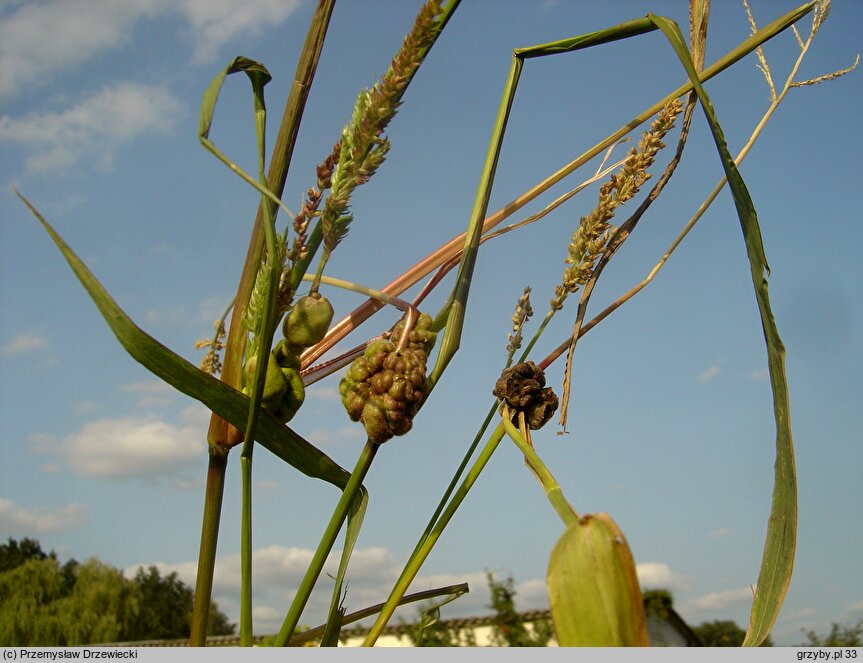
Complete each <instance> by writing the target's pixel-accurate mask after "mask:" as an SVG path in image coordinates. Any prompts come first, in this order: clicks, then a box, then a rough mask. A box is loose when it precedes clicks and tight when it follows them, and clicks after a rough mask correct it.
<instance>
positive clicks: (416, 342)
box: [390, 313, 437, 354]
mask: <svg viewBox="0 0 863 663" xmlns="http://www.w3.org/2000/svg"><path fill="white" fill-rule="evenodd" d="M433 323H434V321H433V320H432V318H431V316H430V315H429V314H428V313H420V315H419V317H418V318H417V321H416V324H415V325H414V328H413V329H412V330H411V332H410V334H408V347H409V348H410V349H412V350H422V351H424V352H425V353H426V354H428V353H430V352H431V351H432V349H433V348H434V345H435V341H436V340H437V332H433V331H431V326H432V324H433ZM404 328H405V319H404V318H402V319H401V320H399V321H398V322H397V323H396V324H395V326H394V327H393V328H392V329H391V330H390V339H391V340H393V341H396V342H398V341H399V340H400V339H401V336H402V332H403V330H404Z"/></svg>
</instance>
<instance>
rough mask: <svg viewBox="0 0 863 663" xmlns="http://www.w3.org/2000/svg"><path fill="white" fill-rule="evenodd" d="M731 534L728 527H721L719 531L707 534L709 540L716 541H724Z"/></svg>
mask: <svg viewBox="0 0 863 663" xmlns="http://www.w3.org/2000/svg"><path fill="white" fill-rule="evenodd" d="M729 533H730V530H729V529H728V528H727V527H720V528H719V529H715V530H713V531H712V532H709V533H708V534H707V538H708V539H714V540H715V539H724V538H725V537H726V536H728V534H729Z"/></svg>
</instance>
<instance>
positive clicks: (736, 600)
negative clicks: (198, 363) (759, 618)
mask: <svg viewBox="0 0 863 663" xmlns="http://www.w3.org/2000/svg"><path fill="white" fill-rule="evenodd" d="M751 601H752V589H751V588H750V587H741V588H740V589H728V590H725V591H724V592H711V593H710V594H707V595H705V596H700V597H698V598H696V599H693V600H692V602H691V603H692V605H693V606H694V607H695V608H697V609H699V610H726V609H728V608H730V607H733V606H736V605H743V604H747V603H749V602H751Z"/></svg>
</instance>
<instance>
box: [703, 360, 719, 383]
mask: <svg viewBox="0 0 863 663" xmlns="http://www.w3.org/2000/svg"><path fill="white" fill-rule="evenodd" d="M721 372H722V369H721V368H719V366H717V365H716V364H714V365H713V366H710V367H709V368H707V369H706V370H704V371H702V372H701V373H699V375H698V381H699V382H701V383H702V384H704V383H705V382H710V381H711V380H713V379H715V378H716V376H717V375H719V374H720V373H721Z"/></svg>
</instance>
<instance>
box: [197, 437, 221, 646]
mask: <svg viewBox="0 0 863 663" xmlns="http://www.w3.org/2000/svg"><path fill="white" fill-rule="evenodd" d="M227 465H228V452H227V451H225V450H222V449H218V448H213V447H210V453H209V460H208V461H207V485H206V488H205V490H204V522H203V523H202V524H201V545H200V548H199V552H198V573H197V578H196V581H195V599H194V602H193V606H192V622H191V634H190V636H189V646H191V647H203V646H205V645H206V644H207V625H208V622H209V617H210V615H209V612H210V595H211V594H212V591H213V571H214V569H215V566H216V542H217V541H218V539H219V520H220V517H221V512H222V496H223V494H224V492H225V468H226V467H227Z"/></svg>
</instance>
